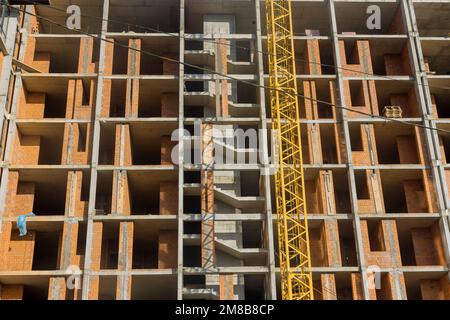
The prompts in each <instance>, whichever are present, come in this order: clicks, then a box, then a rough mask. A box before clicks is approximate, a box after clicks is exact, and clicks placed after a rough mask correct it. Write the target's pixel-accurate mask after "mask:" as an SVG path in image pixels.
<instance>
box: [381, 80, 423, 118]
mask: <svg viewBox="0 0 450 320" xmlns="http://www.w3.org/2000/svg"><path fill="white" fill-rule="evenodd" d="M375 86H376V92H377V99H378V108H379V114H380V115H383V116H387V117H389V116H390V115H389V114H386V113H385V108H386V107H390V106H395V107H400V111H401V115H400V118H419V117H420V116H421V114H422V110H421V107H420V103H419V100H418V98H417V94H416V90H415V88H414V85H413V84H412V83H411V82H410V81H395V80H378V81H375Z"/></svg>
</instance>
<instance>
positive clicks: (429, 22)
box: [413, 2, 450, 37]
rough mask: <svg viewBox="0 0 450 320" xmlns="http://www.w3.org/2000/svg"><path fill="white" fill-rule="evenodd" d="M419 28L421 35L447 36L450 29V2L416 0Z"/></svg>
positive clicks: (414, 4)
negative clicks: (417, 0)
mask: <svg viewBox="0 0 450 320" xmlns="http://www.w3.org/2000/svg"><path fill="white" fill-rule="evenodd" d="M413 7H414V11H415V16H416V20H417V28H418V29H419V33H420V36H421V37H447V36H448V30H450V21H448V17H449V15H450V4H449V3H445V2H434V3H427V2H423V3H422V2H414V3H413Z"/></svg>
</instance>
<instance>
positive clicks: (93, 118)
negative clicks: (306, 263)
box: [0, 0, 450, 300]
mask: <svg viewBox="0 0 450 320" xmlns="http://www.w3.org/2000/svg"><path fill="white" fill-rule="evenodd" d="M31 2H32V1H31ZM71 5H75V6H76V7H72V8H70V10H69V11H67V7H69V6H71ZM291 6H292V27H293V33H294V36H293V44H294V48H295V58H296V60H295V62H296V79H297V85H298V93H299V97H298V105H299V112H300V123H301V141H302V155H303V172H304V185H305V201H306V208H307V213H308V216H307V218H308V220H307V221H308V230H309V249H310V259H311V270H310V271H312V278H313V287H314V299H323V300H335V299H337V300H342V299H350V300H351V299H354V300H357V299H366V300H369V299H372V300H381V299H387V300H391V299H450V282H449V265H450V229H449V212H448V211H449V208H450V198H449V187H450V164H447V159H450V1H448V0H439V1H438V0H435V1H434V0H383V1H358V0H355V1H352V0H292V1H291ZM370 6H372V7H371V8H369V7H370ZM77 8H79V9H80V10H79V11H78V9H77ZM68 12H69V13H68ZM378 14H379V19H378V16H377V15H378ZM77 18H79V22H80V26H79V27H80V28H73V26H72V25H71V23H72V24H75V25H76V23H74V21H75V22H76V21H77ZM72 19H73V21H72ZM266 19H267V18H266V6H265V1H263V0H261V1H260V0H147V1H141V0H129V1H119V0H89V1H86V0H83V1H82V0H80V1H63V0H55V1H50V2H49V4H47V5H33V4H29V5H26V6H25V5H14V2H13V1H9V2H8V1H2V13H1V21H0V22H1V32H0V66H1V67H0V71H1V73H0V113H1V114H0V133H1V159H0V160H1V161H2V162H1V183H0V299H28V300H32V299H56V300H57V299H63V300H64V299H65V300H81V299H83V300H96V299H101V300H115V299H117V300H126V299H234V300H243V299H279V298H281V289H280V282H281V280H280V268H279V254H278V236H279V235H278V228H277V214H276V212H277V210H276V204H277V198H276V192H275V189H276V184H275V182H274V171H276V170H277V166H276V163H274V161H273V159H274V158H276V157H274V156H273V154H274V152H273V151H272V150H273V149H274V143H273V141H274V140H273V139H272V137H273V132H272V128H273V127H272V124H273V121H275V119H274V120H272V117H271V115H272V113H271V106H270V100H271V99H270V92H269V91H270V90H269V86H270V81H269V59H268V57H269V54H268V43H267V42H268V36H267V27H266V25H267V24H266ZM368 20H369V21H368ZM377 22H379V25H377ZM241 137H243V139H241ZM448 161H450V160H448ZM30 212H33V213H34V216H29V217H27V218H26V220H25V221H26V228H27V231H26V234H25V235H24V234H23V232H22V234H21V233H20V231H19V229H18V225H17V220H18V217H19V216H21V215H24V214H27V213H30Z"/></svg>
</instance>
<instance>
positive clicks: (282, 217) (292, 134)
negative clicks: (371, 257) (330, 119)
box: [266, 0, 314, 300]
mask: <svg viewBox="0 0 450 320" xmlns="http://www.w3.org/2000/svg"><path fill="white" fill-rule="evenodd" d="M291 12H292V11H291V1H290V0H266V14H267V17H266V18H267V44H268V52H269V54H268V56H269V76H270V87H271V88H272V89H271V90H270V104H271V109H272V130H273V133H274V135H275V138H274V139H273V140H274V148H273V149H274V153H275V157H274V158H275V159H276V163H275V165H276V172H275V189H276V204H277V218H278V247H279V248H278V249H279V257H280V271H281V293H282V299H283V300H312V299H314V294H313V283H312V274H311V256H310V249H309V235H308V220H307V215H306V203H305V181H304V176H303V159H302V147H301V135H300V134H301V133H300V121H299V120H300V116H299V109H298V100H297V98H298V94H297V82H296V77H295V75H296V73H295V55H294V38H293V32H292V13H291Z"/></svg>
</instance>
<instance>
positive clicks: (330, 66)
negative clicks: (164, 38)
mask: <svg viewBox="0 0 450 320" xmlns="http://www.w3.org/2000/svg"><path fill="white" fill-rule="evenodd" d="M25 2H28V3H30V4H34V5H36V6H39V5H42V3H39V2H36V1H32V0H25ZM45 7H49V8H51V9H53V10H55V11H59V12H64V13H67V11H66V10H64V9H61V8H58V7H55V6H52V5H45ZM80 16H81V17H86V18H91V19H97V20H100V21H106V22H112V23H117V24H122V25H125V26H127V27H128V28H130V27H136V28H139V29H142V30H148V31H152V32H155V33H161V34H165V35H168V36H172V37H176V38H179V39H184V40H189V41H199V42H209V43H213V44H215V43H216V41H215V40H214V39H204V38H202V39H198V38H190V37H186V35H181V34H179V33H173V32H168V31H164V30H160V29H157V28H152V27H148V26H143V25H139V24H134V23H129V22H124V21H119V20H115V19H110V18H108V19H104V18H103V17H98V16H92V15H86V14H80ZM70 30H72V29H70ZM301 35H303V36H306V33H301ZM223 45H225V46H228V47H234V48H237V49H242V50H245V51H249V52H252V53H261V54H263V55H265V56H270V55H271V54H270V53H269V52H266V51H262V50H258V49H255V48H248V47H244V46H240V45H238V44H237V43H236V42H234V43H232V42H231V41H230V42H225V43H223ZM294 60H295V61H297V62H306V63H310V64H314V65H319V66H323V67H327V68H333V69H338V70H343V71H350V72H352V73H360V74H364V75H366V76H370V77H375V78H383V79H387V80H392V81H399V82H413V83H415V79H398V78H394V77H391V76H388V75H381V74H375V73H370V72H366V71H363V70H354V69H351V68H345V67H339V66H336V65H334V64H327V63H323V62H317V61H312V60H308V59H303V58H294ZM420 85H421V86H424V87H429V88H439V89H444V90H450V86H438V85H429V84H424V83H421V84H420Z"/></svg>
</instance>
